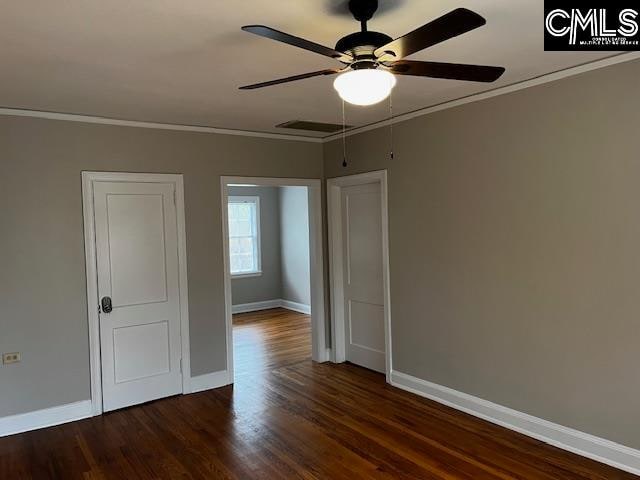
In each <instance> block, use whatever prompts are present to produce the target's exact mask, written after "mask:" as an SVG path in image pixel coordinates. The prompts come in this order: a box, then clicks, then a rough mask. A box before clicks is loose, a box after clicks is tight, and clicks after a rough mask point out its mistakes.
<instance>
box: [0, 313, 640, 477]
mask: <svg viewBox="0 0 640 480" xmlns="http://www.w3.org/2000/svg"><path fill="white" fill-rule="evenodd" d="M234 324H235V326H234V343H235V354H236V355H235V359H236V383H235V385H234V386H233V387H231V386H230V387H225V388H221V389H217V390H210V391H207V392H202V393H198V394H193V395H185V396H178V397H173V398H167V399H163V400H158V401H156V402H152V403H148V404H146V405H141V406H136V407H131V408H128V409H124V410H120V411H117V412H112V413H108V414H106V415H103V416H100V417H95V418H92V419H87V420H82V421H79V422H74V423H71V424H67V425H61V426H58V427H52V428H48V429H44V430H39V431H35V432H29V433H24V434H20V435H14V436H11V437H5V438H0V479H2V480H7V479H50V478H51V479H53V478H55V479H65V480H66V479H85V480H86V479H138V478H141V479H227V478H230V479H243V480H244V479H254V478H255V479H270V480H271V479H280V478H285V479H349V480H355V479H366V478H375V479H401V478H408V479H546V480H551V479H631V478H637V477H635V476H633V475H630V474H626V473H623V472H620V471H618V470H615V469H613V468H610V467H607V466H605V465H601V464H598V463H596V462H593V461H590V460H587V459H584V458H582V457H579V456H576V455H572V454H570V453H567V452H564V451H562V450H559V449H556V448H553V447H550V446H548V445H545V444H542V443H540V442H537V441H535V440H532V439H530V438H528V437H525V436H522V435H519V434H517V433H514V432H511V431H509V430H506V429H503V428H500V427H498V426H495V425H492V424H490V423H487V422H483V421H481V420H478V419H476V418H474V417H471V416H468V415H465V414H463V413H460V412H458V411H456V410H453V409H450V408H447V407H444V406H442V405H439V404H437V403H434V402H431V401H428V400H425V399H423V398H420V397H418V396H416V395H412V394H410V393H406V392H403V391H401V390H398V389H396V388H393V387H391V386H389V385H387V384H385V382H384V377H383V376H382V375H380V374H378V373H374V372H371V371H369V370H366V369H363V368H360V367H357V366H354V365H350V364H343V365H332V364H314V363H312V362H311V360H310V356H311V355H310V352H311V347H310V323H309V318H308V317H307V316H305V315H300V314H296V313H293V312H288V311H286V310H282V309H275V310H270V311H265V312H257V313H253V314H243V315H238V316H236V318H235V320H234Z"/></svg>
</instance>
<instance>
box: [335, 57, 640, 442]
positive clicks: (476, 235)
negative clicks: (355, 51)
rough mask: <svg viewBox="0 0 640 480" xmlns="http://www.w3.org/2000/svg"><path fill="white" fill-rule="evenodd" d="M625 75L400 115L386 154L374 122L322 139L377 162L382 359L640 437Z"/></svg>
mask: <svg viewBox="0 0 640 480" xmlns="http://www.w3.org/2000/svg"><path fill="white" fill-rule="evenodd" d="M639 78H640V62H638V61H635V62H633V63H625V64H620V65H617V66H613V67H609V68H606V69H601V70H596V71H592V72H589V73H585V74H582V75H580V76H577V77H572V78H568V79H564V80H560V81H557V82H554V83H548V84H545V85H541V86H538V87H534V88H529V89H526V90H521V91H519V92H515V93H511V94H508V95H503V96H499V97H495V98H493V99H489V100H485V101H482V102H477V103H471V104H467V105H464V106H460V107H457V108H453V109H450V110H445V111H441V112H438V113H435V114H431V115H428V116H424V117H421V118H417V119H414V120H410V121H408V122H404V123H401V124H398V125H396V126H395V128H394V136H395V160H393V161H389V157H388V141H389V136H388V130H385V129H383V130H374V131H370V132H366V133H363V134H361V135H357V136H354V137H350V138H349V139H348V144H347V151H348V154H349V166H348V167H347V168H343V167H342V166H341V162H342V156H341V148H342V147H341V144H340V142H332V143H331V144H328V145H326V148H325V153H324V158H325V175H326V176H327V177H334V176H340V175H345V174H353V173H359V172H364V171H369V170H376V169H384V168H386V169H388V172H389V216H390V263H391V265H390V269H391V302H392V305H391V309H392V312H391V313H392V337H393V353H394V358H393V361H394V369H396V370H397V371H400V372H404V373H407V374H410V375H414V376H416V377H420V378H422V379H426V380H429V381H432V382H435V383H438V384H441V385H446V386H448V387H451V388H454V389H457V390H460V391H463V392H466V393H469V394H472V395H476V396H478V397H481V398H484V399H487V400H491V401H493V402H497V403H499V404H502V405H506V406H508V407H512V408H515V409H516V410H520V411H524V412H527V413H529V414H533V415H536V416H538V417H542V418H545V419H548V420H551V421H553V422H557V423H560V424H562V425H566V426H569V427H574V428H577V429H579V430H582V431H585V432H589V433H592V434H596V435H599V436H602V437H605V438H609V439H611V440H614V441H617V442H620V443H623V444H626V445H629V446H630V447H635V448H640V433H639V432H640V414H639V411H638V399H639V398H640V369H639V368H638V358H639V355H638V352H639V351H640V348H639V345H640V248H639V246H640V187H639V186H640V156H639V155H638V132H639V130H638V128H639V125H640V95H638V79H639ZM426 82H428V81H426ZM425 88H428V84H427V83H426V84H425Z"/></svg>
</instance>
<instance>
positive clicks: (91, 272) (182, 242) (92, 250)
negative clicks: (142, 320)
mask: <svg viewBox="0 0 640 480" xmlns="http://www.w3.org/2000/svg"><path fill="white" fill-rule="evenodd" d="M94 182H144V183H173V184H174V185H175V200H176V215H177V231H178V276H179V278H178V283H179V288H180V293H179V296H180V337H181V346H182V352H181V357H182V393H190V392H191V354H190V345H189V292H188V285H187V283H188V282H187V246H186V245H187V240H186V230H185V217H184V183H183V178H182V175H181V174H164V173H123V172H82V205H83V216H84V248H85V268H86V277H87V316H88V322H89V354H90V356H89V364H90V372H91V405H92V413H93V415H100V414H101V413H102V374H101V361H100V333H99V332H100V329H99V322H100V319H99V316H98V272H97V268H96V239H95V218H94V206H93V184H94Z"/></svg>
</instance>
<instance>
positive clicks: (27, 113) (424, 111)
mask: <svg viewBox="0 0 640 480" xmlns="http://www.w3.org/2000/svg"><path fill="white" fill-rule="evenodd" d="M637 59H640V52H629V53H621V54H618V55H614V56H612V57H607V58H604V59H601V60H596V61H594V62H589V63H585V64H582V65H578V66H575V67H570V68H567V69H564V70H559V71H557V72H552V73H547V74H544V75H541V76H539V77H535V78H531V79H529V80H523V81H522V82H517V83H513V84H511V85H506V86H504V87H498V88H496V89H493V90H489V91H486V92H481V93H476V94H473V95H469V96H466V97H462V98H458V99H455V100H450V101H447V102H442V103H438V104H435V105H431V106H429V107H424V108H420V109H418V110H414V111H412V112H408V113H404V114H401V115H398V116H396V117H393V119H390V120H389V119H387V120H381V121H379V122H374V123H370V124H368V125H363V126H362V127H356V128H352V129H350V130H348V131H347V132H346V136H347V137H350V136H353V135H358V134H360V133H364V132H368V131H370V130H375V129H377V128H382V127H386V126H389V125H392V124H396V123H400V122H405V121H407V120H411V119H413V118H417V117H422V116H424V115H429V114H431V113H435V112H439V111H441V110H447V109H449V108H454V107H458V106H460V105H465V104H467V103H473V102H479V101H481V100H486V99H489V98H493V97H497V96H499V95H506V94H508V93H512V92H517V91H518V90H524V89H525V88H531V87H535V86H538V85H543V84H545V83H549V82H555V81H556V80H561V79H563V78H567V77H572V76H574V75H580V74H581V73H585V72H590V71H592V70H597V69H600V68H605V67H609V66H612V65H617V64H619V63H624V62H630V61H633V60H637ZM0 115H6V116H18V117H35V118H46V119H50V120H63V121H68V122H81V123H97V124H102V125H119V126H123V127H137V128H152V129H159V130H177V131H183V132H200V133H212V134H218V135H237V136H242V137H257V138H271V139H275V140H290V141H295V142H310V143H328V142H331V141H334V140H337V139H339V138H341V137H342V134H341V133H337V134H333V135H327V136H325V137H306V136H301V135H287V134H280V133H268V132H256V131H252V130H234V129H228V128H215V127H204V126H198V125H179V124H173V123H156V122H143V121H137V120H121V119H116V118H109V117H99V116H93V115H78V114H74V113H60V112H48V111H42V110H28V109H21V108H9V107H0Z"/></svg>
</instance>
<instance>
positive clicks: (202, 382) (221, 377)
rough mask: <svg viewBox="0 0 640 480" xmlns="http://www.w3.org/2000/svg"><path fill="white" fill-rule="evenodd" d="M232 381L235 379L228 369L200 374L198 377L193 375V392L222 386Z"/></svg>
mask: <svg viewBox="0 0 640 480" xmlns="http://www.w3.org/2000/svg"><path fill="white" fill-rule="evenodd" d="M232 383H233V381H232V379H231V378H230V375H229V372H228V371H227V370H221V371H219V372H213V373H206V374H204V375H198V376H197V377H191V393H197V392H203V391H204V390H211V389H212V388H220V387H224V386H226V385H230V384H232Z"/></svg>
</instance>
